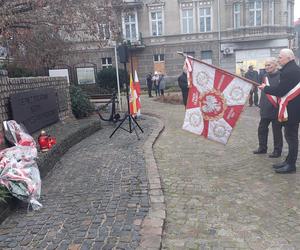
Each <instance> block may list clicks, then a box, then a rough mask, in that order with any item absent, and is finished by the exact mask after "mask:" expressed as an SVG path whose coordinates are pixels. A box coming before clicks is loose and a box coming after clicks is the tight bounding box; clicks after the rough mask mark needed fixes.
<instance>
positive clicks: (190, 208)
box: [143, 98, 300, 250]
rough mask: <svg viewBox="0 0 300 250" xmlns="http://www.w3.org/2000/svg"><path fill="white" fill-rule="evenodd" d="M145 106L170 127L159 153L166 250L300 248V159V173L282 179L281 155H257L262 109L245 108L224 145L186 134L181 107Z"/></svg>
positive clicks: (158, 145) (149, 101)
mask: <svg viewBox="0 0 300 250" xmlns="http://www.w3.org/2000/svg"><path fill="white" fill-rule="evenodd" d="M143 108H144V111H147V112H152V113H155V114H157V115H159V116H160V117H161V119H162V120H163V122H164V123H165V130H164V132H163V133H162V134H161V136H160V138H159V139H158V141H157V143H156V144H155V147H154V156H155V159H156V161H157V165H158V168H159V172H160V176H161V180H162V187H163V191H164V196H165V202H166V212H167V217H166V222H165V227H164V231H163V232H164V233H163V241H162V249H170V250H173V249H205V250H206V249H213V250H215V249H218V250H219V249H254V250H260V249H261V250H264V249H282V250H289V249H300V161H299V160H298V172H297V173H296V174H289V175H278V174H275V173H274V171H273V169H272V167H271V164H272V163H275V162H279V161H281V160H282V159H283V157H282V159H274V160H272V159H270V158H268V156H267V155H259V156H258V155H253V154H252V151H253V150H254V149H256V148H257V125H258V120H259V111H258V109H257V108H254V107H252V108H248V107H247V108H246V110H245V111H244V113H243V114H242V116H241V118H240V121H239V123H238V124H237V127H236V128H235V130H234V132H233V134H232V136H231V138H230V141H229V143H228V145H226V146H223V145H221V144H218V143H215V142H211V141H208V140H205V139H203V138H201V137H197V136H195V135H193V134H191V133H188V132H185V131H183V130H182V129H181V126H182V122H183V118H184V108H183V106H182V105H170V104H163V103H158V102H154V101H153V98H152V99H149V98H145V99H143ZM270 137H271V136H270ZM269 145H270V148H269V152H272V150H273V148H272V146H271V145H272V144H271V140H270V143H269ZM284 154H285V155H286V145H285V149H284Z"/></svg>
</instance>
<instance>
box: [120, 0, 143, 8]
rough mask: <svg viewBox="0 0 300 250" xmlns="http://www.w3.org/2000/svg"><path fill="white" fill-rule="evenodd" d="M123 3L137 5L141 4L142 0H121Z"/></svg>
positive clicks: (131, 5)
mask: <svg viewBox="0 0 300 250" xmlns="http://www.w3.org/2000/svg"><path fill="white" fill-rule="evenodd" d="M123 3H125V4H126V5H127V6H130V7H138V6H141V5H143V1H142V0H123Z"/></svg>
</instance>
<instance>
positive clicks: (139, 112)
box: [134, 70, 141, 116]
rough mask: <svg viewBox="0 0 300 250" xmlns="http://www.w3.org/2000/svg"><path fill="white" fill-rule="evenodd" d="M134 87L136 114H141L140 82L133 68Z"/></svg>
mask: <svg viewBox="0 0 300 250" xmlns="http://www.w3.org/2000/svg"><path fill="white" fill-rule="evenodd" d="M134 87H135V91H136V94H137V99H136V108H137V113H136V115H137V116H140V115H141V84H140V81H139V78H138V74H137V72H136V70H135V74H134Z"/></svg>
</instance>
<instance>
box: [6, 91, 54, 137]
mask: <svg viewBox="0 0 300 250" xmlns="http://www.w3.org/2000/svg"><path fill="white" fill-rule="evenodd" d="M10 104H11V109H12V115H13V119H14V120H15V121H17V122H18V123H22V124H24V126H25V127H26V129H27V130H28V132H29V133H33V132H35V131H37V130H39V129H41V128H43V127H46V126H48V125H50V124H53V123H55V122H57V121H58V120H59V117H58V105H57V97H56V92H55V90H54V89H45V88H44V89H37V90H31V91H28V92H21V93H16V94H12V95H11V96H10Z"/></svg>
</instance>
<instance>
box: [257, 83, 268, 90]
mask: <svg viewBox="0 0 300 250" xmlns="http://www.w3.org/2000/svg"><path fill="white" fill-rule="evenodd" d="M257 87H258V88H259V89H260V90H263V89H264V88H265V87H266V84H264V83H263V84H261V85H259V86H257Z"/></svg>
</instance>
